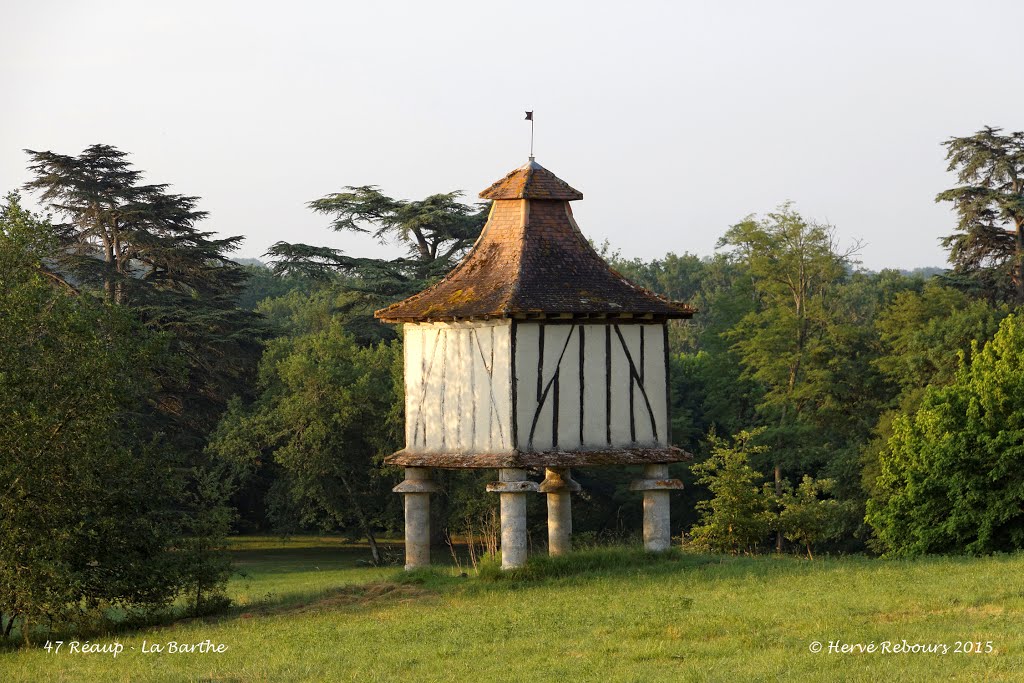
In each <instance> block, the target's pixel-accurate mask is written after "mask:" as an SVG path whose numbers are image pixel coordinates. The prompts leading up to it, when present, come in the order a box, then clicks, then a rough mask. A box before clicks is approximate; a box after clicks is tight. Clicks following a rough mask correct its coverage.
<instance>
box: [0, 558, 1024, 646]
mask: <svg viewBox="0 0 1024 683" xmlns="http://www.w3.org/2000/svg"><path fill="white" fill-rule="evenodd" d="M231 555H232V557H233V558H234V559H235V561H236V574H241V575H242V576H243V577H244V576H245V573H246V572H253V573H254V574H257V573H258V574H261V575H282V574H289V573H295V574H300V573H304V572H310V571H317V570H320V567H321V566H324V567H326V568H328V569H335V570H359V569H364V568H368V567H366V565H365V564H364V563H363V561H362V560H363V559H364V558H365V550H364V549H362V548H346V547H344V546H340V545H335V544H325V545H322V546H318V545H303V546H301V547H291V548H290V547H288V546H284V547H281V546H278V547H265V548H241V549H233V550H232V551H231ZM1009 558H1010V556H1006V557H1005V558H1004V559H1007V560H1009ZM438 559H441V560H442V561H443V560H444V559H445V558H440V557H439V558H438ZM990 559H996V558H990ZM972 561H976V559H974V558H963V557H932V558H919V559H916V560H880V559H873V558H867V557H844V558H839V559H836V558H827V557H826V558H821V559H817V560H814V561H807V560H804V559H801V558H796V557H792V556H781V557H780V556H758V557H732V556H719V555H701V554H696V553H691V552H686V551H683V550H681V549H679V548H673V549H671V550H669V551H667V552H664V553H659V554H652V553H648V552H645V551H644V550H643V548H641V547H639V546H608V547H599V548H590V549H582V550H577V551H574V552H573V553H571V554H569V555H565V556H561V557H548V556H544V555H534V556H532V557H531V558H530V559H529V561H528V562H527V564H526V566H524V567H522V568H519V569H514V570H508V571H502V570H501V568H500V565H499V564H498V563H497V562H495V561H485V562H483V563H482V564H481V565H480V566H479V570H478V572H473V573H472V574H467V573H461V572H460V568H458V567H455V566H453V565H445V564H436V565H434V566H433V567H431V568H429V569H423V570H416V571H409V572H406V571H403V570H401V569H398V568H397V567H396V568H394V569H393V570H392V573H391V574H390V575H389V574H387V573H385V574H383V575H382V574H381V573H380V572H379V571H378V572H376V573H375V575H372V578H371V577H370V576H368V577H367V578H368V579H369V580H366V581H362V582H354V583H349V584H346V585H342V586H338V587H335V588H329V589H326V590H318V591H313V592H298V593H291V594H288V595H284V596H276V595H272V594H268V597H267V598H266V599H264V600H259V601H256V602H252V603H249V604H244V605H238V604H236V605H232V606H230V607H228V608H226V609H224V610H223V611H220V612H218V613H215V614H210V615H205V616H191V615H186V614H184V613H183V611H182V608H180V607H178V608H175V609H173V610H168V611H166V612H164V613H161V614H158V615H147V616H132V617H129V618H125V619H122V620H121V621H119V622H105V623H104V624H103V625H102V626H93V627H90V628H87V629H83V630H81V631H78V632H74V633H69V634H47V635H46V636H44V637H50V638H53V637H58V636H62V635H67V636H70V637H76V638H83V637H90V638H95V637H103V636H114V635H121V634H132V633H138V632H142V631H148V630H152V629H160V628H169V627H176V626H181V625H188V624H192V623H204V624H215V623H223V622H228V621H234V620H243V619H252V618H256V617H274V616H281V615H293V614H304V613H315V612H321V611H341V612H345V611H359V612H372V611H374V610H377V609H383V608H386V607H389V606H392V605H394V604H396V603H402V602H409V601H421V600H428V599H431V598H435V597H439V596H443V595H445V594H459V595H470V596H472V595H478V594H481V593H488V592H493V591H509V590H530V589H534V588H544V587H547V586H550V585H552V584H568V585H573V586H584V585H586V584H587V583H590V582H593V581H598V580H606V579H614V578H616V577H619V578H629V579H651V578H655V579H656V578H658V577H665V578H668V577H671V576H679V575H680V574H684V573H689V572H694V573H696V572H700V574H701V580H703V581H707V582H709V583H715V582H720V581H730V580H740V581H743V580H749V579H750V578H751V577H756V578H757V580H758V581H760V582H762V583H769V582H774V581H785V582H792V581H793V578H794V575H801V574H807V573H808V572H821V571H829V570H831V569H841V570H842V569H845V570H859V569H863V568H865V567H872V568H885V567H890V568H891V567H894V566H896V567H898V566H901V565H910V564H914V565H921V564H934V565H942V568H943V569H946V570H951V571H956V568H957V567H958V566H959V565H961V564H967V563H970V562H972ZM257 581H258V580H257ZM17 647H18V644H17V643H16V642H11V641H8V642H3V641H0V652H4V651H10V650H13V649H17Z"/></svg>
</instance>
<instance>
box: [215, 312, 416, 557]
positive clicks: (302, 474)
mask: <svg viewBox="0 0 1024 683" xmlns="http://www.w3.org/2000/svg"><path fill="white" fill-rule="evenodd" d="M260 390H261V391H260V394H259V396H258V397H257V399H256V401H255V402H253V403H252V404H251V405H244V404H242V403H241V402H240V401H236V402H234V403H233V404H232V406H231V410H230V411H229V412H228V414H227V415H226V416H225V418H224V420H223V421H222V422H221V424H220V426H219V427H218V429H217V433H216V434H215V436H214V438H213V439H212V441H211V446H210V447H211V450H213V451H214V452H216V453H217V454H218V455H220V456H221V457H223V458H226V459H230V460H233V461H236V462H240V463H247V464H249V465H250V466H252V467H256V466H258V465H259V464H260V463H261V461H263V460H265V459H272V460H273V461H274V462H276V463H277V464H278V465H280V466H281V468H282V469H283V470H284V471H285V472H286V473H287V485H288V486H289V488H290V496H291V499H292V500H293V501H296V502H298V503H299V504H300V505H301V508H302V512H303V513H304V517H305V520H306V521H316V522H320V523H324V522H326V524H327V525H328V526H329V528H333V529H343V530H344V529H349V528H352V527H355V528H356V529H358V530H359V531H360V532H361V533H362V534H363V535H364V536H365V537H366V539H367V541H368V543H369V545H370V551H371V555H372V558H373V561H374V563H375V564H380V563H381V561H382V558H381V555H380V552H379V549H378V547H377V541H376V532H375V529H377V528H379V526H380V525H381V523H382V513H384V512H385V511H386V506H382V505H379V502H380V501H381V500H382V499H386V498H390V497H391V496H390V485H389V482H390V479H389V478H388V477H386V476H385V475H384V474H383V473H382V472H381V469H380V460H381V458H382V457H383V456H384V455H387V454H389V453H391V452H393V451H394V450H396V449H397V448H398V446H399V443H400V440H401V438H402V426H401V413H402V399H401V353H400V347H399V345H398V344H397V343H395V342H392V343H380V344H377V345H372V346H367V347H360V346H359V345H357V344H356V343H355V341H354V340H353V339H352V338H351V337H350V336H349V335H347V334H346V333H345V331H344V328H343V325H342V323H341V321H340V320H336V319H335V320H332V321H331V322H330V323H329V324H328V325H327V326H326V327H325V328H324V329H322V330H320V331H317V332H312V333H309V334H305V335H301V336H297V337H294V338H290V337H282V338H279V339H276V340H274V341H273V342H271V343H270V344H269V345H268V347H267V351H266V354H265V355H264V358H263V361H262V363H261V366H260Z"/></svg>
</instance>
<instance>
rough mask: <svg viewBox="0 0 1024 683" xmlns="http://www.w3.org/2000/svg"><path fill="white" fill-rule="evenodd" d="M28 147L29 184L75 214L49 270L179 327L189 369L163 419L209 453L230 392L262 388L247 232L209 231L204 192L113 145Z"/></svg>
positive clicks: (174, 384)
mask: <svg viewBox="0 0 1024 683" xmlns="http://www.w3.org/2000/svg"><path fill="white" fill-rule="evenodd" d="M26 153H27V154H28V155H29V158H30V165H29V170H30V171H31V172H32V173H33V175H34V178H33V179H32V180H31V181H29V182H28V183H26V185H25V187H26V188H27V189H29V190H33V191H36V192H38V193H39V195H40V197H41V199H42V200H43V202H44V203H45V204H46V206H47V207H48V208H49V210H51V211H52V212H53V213H54V214H55V215H56V216H58V217H59V218H60V219H62V220H63V222H61V223H58V224H56V225H55V226H54V227H55V229H56V235H57V244H56V245H55V248H54V250H53V251H52V252H51V253H50V254H49V256H48V258H46V259H45V260H44V261H43V262H42V264H41V266H40V267H41V271H42V272H44V273H45V274H46V275H47V276H48V277H50V278H51V279H54V280H56V281H59V282H62V283H63V284H65V285H66V286H68V287H70V288H74V289H76V290H79V289H81V290H85V291H89V292H95V293H97V294H99V295H100V296H102V297H103V298H104V299H105V300H106V301H107V302H109V303H112V304H116V305H120V306H128V307H130V308H132V309H133V311H134V312H135V314H136V316H137V317H138V318H139V319H140V320H141V321H142V322H143V323H144V324H146V325H147V327H149V328H150V329H154V330H157V331H164V332H168V333H170V335H171V339H172V340H173V341H172V347H173V348H172V350H173V351H174V352H175V353H176V355H177V356H178V357H179V358H181V359H182V362H183V365H184V372H183V373H181V374H180V375H178V376H174V377H167V378H165V379H166V381H165V383H164V386H163V392H162V395H161V396H160V397H159V399H157V400H156V401H155V402H154V403H155V405H156V406H157V407H158V409H157V410H156V411H154V412H153V416H154V417H155V418H158V419H160V420H164V421H170V422H171V423H173V425H174V426H173V428H170V429H168V430H167V431H168V433H169V434H171V435H173V437H174V438H176V441H177V443H176V445H177V446H178V447H182V448H187V449H189V450H192V451H195V452H198V451H199V450H201V448H202V445H203V442H204V435H205V433H206V432H208V431H209V430H210V429H212V428H213V426H214V424H215V423H216V420H217V418H218V416H219V414H220V413H221V412H222V411H223V409H224V408H225V406H226V405H227V401H228V399H230V398H231V396H233V395H235V394H239V393H244V392H245V391H246V390H247V388H248V387H249V386H250V385H251V381H252V375H253V372H254V370H255V365H256V362H257V361H258V357H259V352H260V343H259V338H260V334H261V331H260V329H259V323H258V321H259V316H257V315H256V314H254V313H252V312H249V311H243V310H241V309H239V308H238V307H237V306H236V305H235V302H236V300H237V297H238V294H239V292H240V291H241V287H242V286H243V284H244V282H245V278H246V273H245V271H244V270H243V269H242V268H241V267H240V266H239V265H238V264H236V263H234V262H233V261H231V260H230V258H229V257H228V254H229V253H230V252H231V251H233V250H234V249H236V248H237V246H238V244H239V242H240V241H241V240H242V238H241V237H239V236H235V237H227V238H222V239H217V238H215V237H214V236H213V233H211V232H204V231H202V230H200V229H199V228H198V227H197V225H198V223H199V222H201V221H202V220H203V219H204V218H206V212H205V211H201V210H199V209H198V208H197V204H198V201H199V200H198V198H197V197H192V196H187V195H181V194H174V193H171V192H169V191H168V188H169V186H168V185H166V184H144V183H143V182H142V179H143V174H142V172H141V171H139V170H137V169H135V168H134V167H133V166H132V164H131V163H130V162H129V161H128V158H127V157H128V155H127V154H126V153H125V152H122V151H120V150H118V149H116V148H114V147H111V146H109V145H99V144H98V145H92V146H90V147H88V148H86V149H85V150H84V151H83V152H82V153H81V154H80V155H78V156H69V155H64V154H57V153H55V152H49V151H46V152H38V151H33V150H26Z"/></svg>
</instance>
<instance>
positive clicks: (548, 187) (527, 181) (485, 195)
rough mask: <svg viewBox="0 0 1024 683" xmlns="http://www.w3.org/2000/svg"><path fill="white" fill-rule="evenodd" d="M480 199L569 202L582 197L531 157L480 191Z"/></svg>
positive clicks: (580, 193) (581, 194) (577, 191)
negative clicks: (556, 200) (555, 200)
mask: <svg viewBox="0 0 1024 683" xmlns="http://www.w3.org/2000/svg"><path fill="white" fill-rule="evenodd" d="M480 198H481V199H561V200H563V201H567V202H571V201H574V200H576V199H583V193H582V192H580V191H579V190H575V189H573V188H572V187H569V183H567V182H565V181H564V180H562V179H561V178H559V177H558V176H556V175H555V174H554V173H552V172H551V171H549V170H548V169H546V168H544V167H543V166H541V165H540V164H538V163H537V162H536V161H534V160H533V157H530V161H529V162H527V163H526V164H525V165H524V166H520V167H519V168H517V169H516V170H514V171H510V172H509V173H508V175H506V176H505V177H504V178H502V179H501V180H499V181H497V182H496V183H493V184H492V185H491V186H490V187H488V188H487V189H486V190H484V191H483V192H481V193H480Z"/></svg>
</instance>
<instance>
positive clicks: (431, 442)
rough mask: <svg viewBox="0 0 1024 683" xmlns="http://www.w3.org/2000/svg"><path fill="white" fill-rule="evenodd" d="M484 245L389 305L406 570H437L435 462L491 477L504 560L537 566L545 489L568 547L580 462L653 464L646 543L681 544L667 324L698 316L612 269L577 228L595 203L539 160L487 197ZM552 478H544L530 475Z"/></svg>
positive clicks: (558, 549)
mask: <svg viewBox="0 0 1024 683" xmlns="http://www.w3.org/2000/svg"><path fill="white" fill-rule="evenodd" d="M480 197H482V198H483V199H490V200H493V204H492V206H491V211H490V216H489V217H488V220H487V224H486V225H485V226H484V229H483V231H482V232H481V234H480V237H479V239H478V240H477V242H476V244H475V245H474V246H473V249H472V250H471V251H470V252H469V253H468V254H467V255H466V257H465V258H464V259H463V260H462V262H461V263H459V265H458V266H456V267H455V268H454V269H453V270H452V272H451V273H450V274H449V275H448V276H447V277H445V278H444V279H443V280H441V281H440V282H438V283H437V284H435V285H434V286H432V287H430V288H428V289H426V290H424V291H423V292H420V293H419V294H416V295H415V296H412V297H410V298H408V299H406V300H404V301H400V302H398V303H396V304H393V305H391V306H388V307H387V308H384V309H382V310H379V311H377V312H376V316H377V317H378V318H380V319H381V320H384V321H385V322H391V323H401V324H403V325H404V328H405V330H404V332H405V420H406V429H405V437H406V446H405V448H404V449H403V450H401V451H399V452H397V453H395V454H394V455H392V456H390V457H389V458H388V459H387V462H388V463H389V464H392V465H399V466H403V467H405V471H406V479H405V481H403V482H402V483H401V484H399V485H398V486H397V487H395V491H396V492H398V493H402V494H404V495H405V522H406V568H415V567H419V566H423V565H426V564H429V538H430V533H429V531H430V529H429V495H430V494H431V493H433V492H435V491H436V490H437V486H436V484H435V483H434V482H433V480H432V477H431V470H432V469H433V468H464V467H473V468H493V469H497V470H498V471H499V477H498V481H496V482H494V483H493V484H490V485H488V487H487V488H488V490H489V491H492V492H496V493H499V494H500V495H501V549H502V566H503V567H505V568H509V567H517V566H520V565H522V564H523V563H524V562H525V561H526V501H525V496H526V495H529V494H530V493H532V492H537V491H539V492H541V493H544V494H546V495H547V501H548V548H549V552H551V553H552V554H558V553H563V552H567V551H568V550H569V548H570V534H571V527H572V519H571V510H570V494H571V493H572V492H575V491H578V490H579V485H578V484H577V483H576V482H575V481H573V480H572V478H571V471H570V468H571V467H574V466H588V467H589V466H595V465H642V466H644V478H643V479H640V480H638V481H635V482H633V485H632V488H633V489H634V490H639V491H642V492H643V497H644V503H643V505H644V543H645V545H646V547H647V548H648V549H649V550H655V551H657V550H664V549H666V548H668V547H669V544H670V533H669V499H668V496H669V491H670V490H672V489H676V488H681V487H682V484H681V483H680V482H679V481H678V480H674V479H668V463H671V462H676V461H680V460H683V459H685V458H686V457H688V456H687V455H686V454H685V453H683V452H682V451H681V450H679V449H678V448H674V447H673V446H672V445H671V441H670V418H669V398H668V371H669V364H668V330H667V325H666V323H667V321H668V320H670V319H673V318H690V317H691V316H692V315H693V313H694V311H693V309H692V308H690V307H689V306H687V305H685V304H680V303H676V302H672V301H668V300H666V299H664V298H662V297H659V296H657V295H655V294H654V293H652V292H650V291H648V290H645V289H643V288H641V287H638V286H636V285H634V284H632V283H631V282H629V281H628V280H626V279H625V278H624V277H622V276H621V275H619V274H618V273H616V272H615V271H613V270H611V269H610V268H609V267H608V265H607V264H606V263H605V262H604V260H603V259H602V258H601V257H600V256H599V255H598V254H597V253H596V252H595V251H594V249H593V248H592V247H591V246H590V244H589V243H588V242H587V240H586V238H585V237H584V236H583V234H582V233H581V232H580V229H579V226H577V225H576V221H575V220H574V219H573V215H572V208H571V207H570V204H569V202H572V201H575V200H579V199H582V198H583V195H582V194H581V193H580V192H579V191H577V190H575V189H573V188H572V187H570V186H569V185H568V184H567V183H565V182H564V181H563V180H561V179H559V178H558V177H556V176H555V175H554V174H553V173H551V172H550V171H548V170H547V169H545V168H544V167H542V166H540V165H539V164H537V163H536V162H535V161H534V160H533V158H532V157H531V159H530V161H529V163H527V164H526V165H525V166H522V167H520V168H517V169H515V170H514V171H512V172H511V173H509V174H508V175H506V176H505V177H504V178H502V179H501V180H499V181H498V182H496V183H494V184H493V185H491V186H490V187H489V188H487V189H486V190H484V191H483V192H481V193H480ZM530 470H537V471H540V470H543V471H544V473H545V476H544V480H543V481H542V482H540V484H539V485H538V483H536V482H534V481H531V480H530V479H529V471H530Z"/></svg>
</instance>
